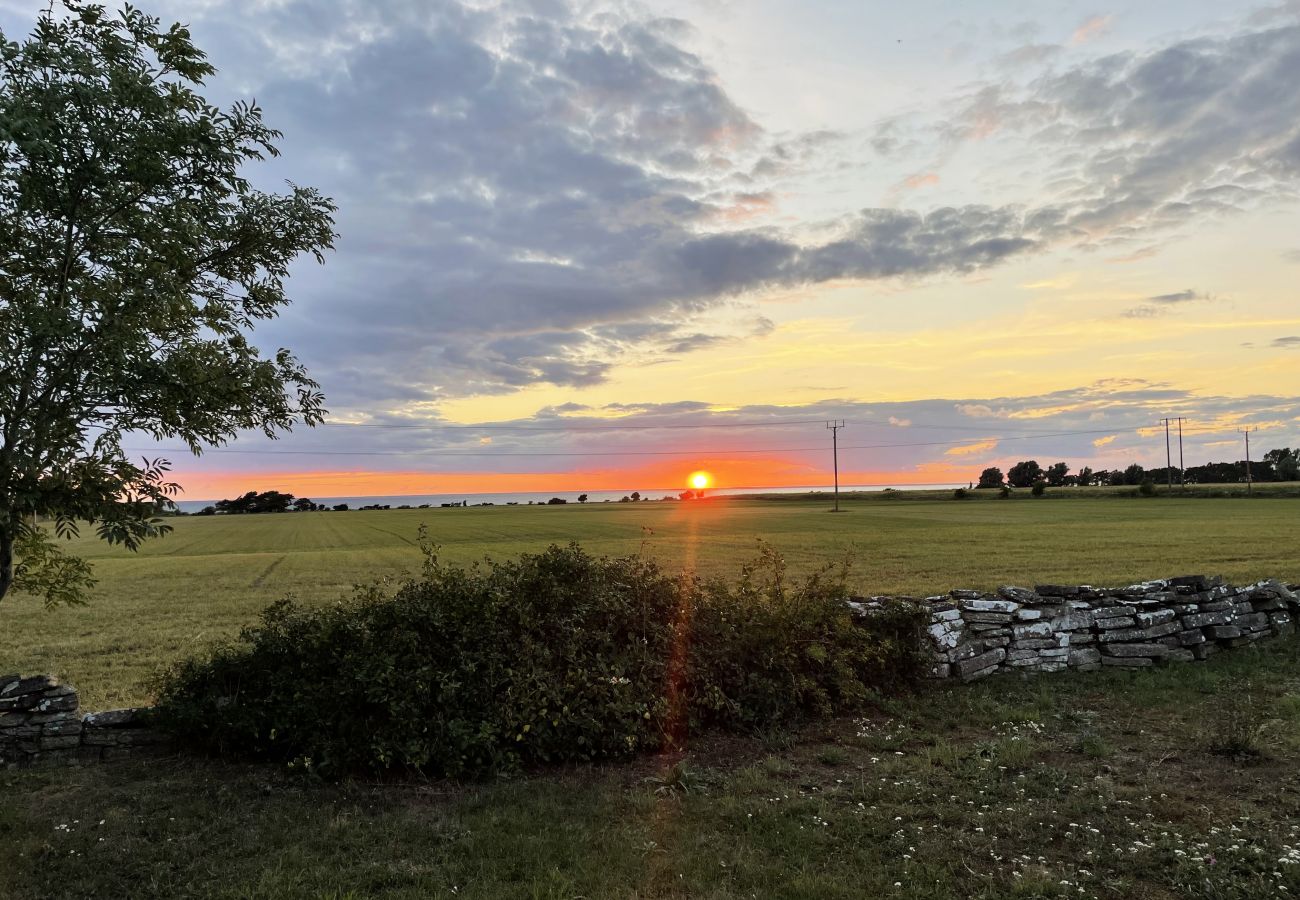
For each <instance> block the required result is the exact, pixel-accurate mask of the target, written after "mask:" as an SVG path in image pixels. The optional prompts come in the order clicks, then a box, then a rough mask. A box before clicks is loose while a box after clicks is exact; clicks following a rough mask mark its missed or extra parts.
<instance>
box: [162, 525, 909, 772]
mask: <svg viewBox="0 0 1300 900" xmlns="http://www.w3.org/2000/svg"><path fill="white" fill-rule="evenodd" d="M846 574H847V567H843V568H841V569H838V570H836V569H832V568H829V567H828V568H827V569H824V570H822V571H820V572H817V573H815V574H814V575H812V576H810V577H808V578H806V579H803V580H800V581H797V582H794V583H791V582H790V581H789V580H788V579H787V576H786V573H785V569H784V564H783V562H782V560H781V558H780V556H779V555H778V554H776V553H774V552H773V551H771V550H770V549H763V550H762V551H761V553H760V557H759V559H758V560H757V561H756V562H755V563H753V564H751V565H748V566H746V567H744V569H743V570H742V574H741V577H740V579H739V580H738V581H737V582H735V583H729V582H725V581H723V580H709V581H704V580H701V579H699V578H696V577H693V576H690V575H679V576H673V575H669V574H667V573H665V572H663V571H662V570H660V569H659V568H658V566H657V565H656V564H655V563H653V562H651V561H648V560H645V559H642V558H639V557H629V558H621V559H609V558H596V557H592V556H590V555H588V554H587V553H586V552H584V551H583V550H582V549H581V548H580V547H578V546H577V545H570V546H568V547H551V548H550V549H548V550H546V551H544V552H542V553H540V554H536V555H525V556H522V557H520V558H519V559H518V560H515V561H509V562H491V561H489V562H486V563H484V564H481V565H476V566H474V567H472V568H470V569H464V568H457V567H452V566H447V565H443V564H441V563H440V562H439V561H438V560H437V557H436V555H434V553H433V551H432V550H431V549H427V560H426V565H425V569H424V572H423V574H422V576H421V577H419V578H414V579H410V580H408V581H406V582H404V583H402V584H400V586H399V587H398V588H397V590H396V591H395V593H392V595H391V596H385V595H384V594H383V591H382V590H381V589H379V588H374V589H370V590H368V591H363V592H361V593H360V594H358V596H357V597H355V598H353V599H352V600H350V601H347V602H342V603H339V604H336V605H335V606H332V607H327V608H311V609H308V608H300V607H297V606H295V605H293V604H292V603H290V602H287V601H285V602H280V603H277V604H275V605H274V606H272V607H270V608H269V609H268V610H266V612H265V613H264V614H263V616H262V619H261V622H260V624H259V625H257V626H256V627H253V628H250V629H247V630H246V631H245V632H244V633H243V635H242V636H241V638H240V640H239V641H238V642H237V643H236V644H234V645H231V646H228V647H224V648H222V649H220V650H218V651H216V652H214V653H213V654H211V655H210V656H208V657H206V658H201V659H193V660H188V661H185V662H182V663H180V664H179V665H177V666H176V667H174V668H173V669H172V670H170V671H169V672H168V673H166V674H165V675H164V676H163V677H162V678H161V679H160V681H159V683H158V685H157V687H158V693H159V718H160V723H161V724H162V725H163V727H165V728H167V729H169V730H171V731H172V732H173V733H174V734H175V735H176V736H177V737H178V738H179V739H180V740H181V741H182V742H185V743H188V744H190V745H191V746H195V747H199V748H202V749H205V750H208V751H211V752H216V753H220V754H227V755H234V756H240V757H250V758H257V759H271V760H277V761H282V762H286V763H288V764H290V765H291V766H293V767H295V768H303V769H307V770H310V771H313V772H317V773H320V774H322V775H325V776H328V777H335V776H338V775H341V774H343V773H347V772H372V773H373V772H378V771H383V770H387V769H414V770H419V771H422V772H425V773H427V774H430V775H448V776H453V777H463V776H476V775H483V774H490V773H497V772H505V771H511V770H515V769H518V768H519V767H520V766H524V765H530V764H538V763H558V762H568V761H577V760H594V759H607V758H617V757H625V756H629V755H632V754H636V753H640V752H646V751H654V750H659V749H662V748H664V747H672V746H678V745H680V744H681V743H682V742H683V741H684V739H685V737H686V736H687V735H688V734H689V733H691V732H693V731H696V730H698V729H701V728H705V727H710V726H712V727H720V728H725V729H731V730H739V731H757V730H762V729H765V728H770V727H772V726H774V725H777V724H780V723H787V722H791V721H797V720H800V719H806V718H810V717H821V716H828V715H833V714H837V713H839V712H844V711H850V710H856V709H860V708H861V707H863V705H864V704H866V703H867V702H868V701H869V700H870V699H871V697H872V696H873V695H874V694H875V693H876V692H894V691H898V690H900V689H904V688H906V687H908V686H910V685H912V684H913V683H915V681H916V680H917V679H918V678H919V677H920V676H921V674H922V672H923V671H924V667H925V658H924V657H925V653H924V647H925V644H924V642H923V640H922V631H921V629H922V628H923V626H924V616H923V614H922V613H921V612H920V611H919V610H918V609H917V608H915V607H913V606H910V605H906V604H896V605H887V606H885V607H883V608H882V609H881V610H879V611H876V612H873V613H870V614H868V615H865V616H861V617H859V616H856V615H855V614H854V613H853V612H852V611H851V610H850V608H849V607H848V606H847V605H846V603H845V602H844V601H845V599H846V596H847V591H846V588H845V576H846Z"/></svg>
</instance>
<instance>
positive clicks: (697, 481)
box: [686, 472, 713, 491]
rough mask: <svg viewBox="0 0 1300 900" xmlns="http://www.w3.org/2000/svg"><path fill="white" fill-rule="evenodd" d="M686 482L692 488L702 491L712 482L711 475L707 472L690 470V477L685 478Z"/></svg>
mask: <svg viewBox="0 0 1300 900" xmlns="http://www.w3.org/2000/svg"><path fill="white" fill-rule="evenodd" d="M686 483H687V484H689V485H690V486H691V487H692V488H693V489H694V490H697V491H702V490H704V489H705V488H706V487H708V486H709V485H711V484H713V476H712V475H710V474H709V473H708V472H692V473H691V477H690V478H688V479H686Z"/></svg>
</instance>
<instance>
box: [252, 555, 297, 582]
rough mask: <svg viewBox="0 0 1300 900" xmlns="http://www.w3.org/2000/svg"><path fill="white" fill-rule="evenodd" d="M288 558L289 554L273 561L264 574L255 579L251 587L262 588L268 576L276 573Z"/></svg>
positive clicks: (263, 571)
mask: <svg viewBox="0 0 1300 900" xmlns="http://www.w3.org/2000/svg"><path fill="white" fill-rule="evenodd" d="M287 557H288V554H281V555H280V556H277V557H276V558H275V559H273V560H272V561H271V564H270V565H269V566H267V567H266V568H265V569H263V570H262V574H261V575H258V576H257V577H256V578H254V579H253V583H252V584H251V585H249V587H255V588H260V587H261V586H262V584H263V583H264V582H265V581H266V578H267V576H268V575H270V574H271V573H272V572H274V571H275V570H276V569H277V568H278V567H279V565H280V563H282V562H284V561H285V559H286V558H287Z"/></svg>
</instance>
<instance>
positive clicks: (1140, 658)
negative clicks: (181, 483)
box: [0, 575, 1300, 766]
mask: <svg viewBox="0 0 1300 900" xmlns="http://www.w3.org/2000/svg"><path fill="white" fill-rule="evenodd" d="M1297 589H1300V587H1298V586H1296V585H1291V586H1288V585H1286V584H1283V583H1282V582H1280V581H1277V580H1276V579H1273V580H1269V581H1260V582H1257V583H1255V584H1252V585H1248V586H1246V587H1234V586H1232V585H1228V584H1224V583H1223V579H1221V578H1207V577H1206V576H1203V575H1187V576H1182V577H1179V578H1169V579H1165V580H1161V581H1148V582H1144V583H1142V584H1134V585H1129V586H1128V587H1122V588H1097V587H1091V586H1090V585H1054V584H1040V585H1038V586H1037V587H1035V588H1033V589H1032V590H1031V589H1029V588H1022V587H1003V588H999V589H998V590H997V591H996V592H993V593H986V592H982V591H969V590H955V591H951V592H950V593H948V594H945V595H943V596H939V597H927V598H926V599H925V600H923V601H915V600H912V598H898V599H907V600H910V601H911V602H921V603H923V604H924V605H925V607H926V609H927V611H928V612H929V616H930V626H929V635H928V643H929V645H930V646H929V647H928V650H930V651H932V652H933V654H934V667H933V669H932V671H931V673H930V674H931V675H932V676H933V677H934V678H956V679H960V680H962V681H974V680H976V679H978V678H984V677H985V676H988V675H995V674H1007V673H1017V672H1018V673H1025V674H1030V673H1037V672H1060V671H1064V670H1067V669H1076V670H1079V671H1089V670H1096V669H1100V668H1102V667H1103V666H1119V667H1123V668H1147V667H1151V666H1155V665H1158V664H1168V663H1183V662H1192V661H1194V660H1203V659H1207V658H1209V657H1210V656H1212V655H1213V654H1215V653H1218V652H1220V651H1221V650H1225V649H1231V648H1233V647H1241V646H1245V645H1247V644H1250V643H1252V642H1254V641H1257V640H1259V639H1260V638H1264V637H1267V636H1269V635H1278V634H1287V633H1290V632H1291V631H1292V630H1293V628H1294V625H1293V622H1294V619H1295V617H1296V616H1297V615H1300V598H1297V595H1296V591H1297ZM888 599H890V598H885V597H872V598H869V599H868V598H862V599H858V600H853V601H850V603H849V605H850V606H851V607H852V608H853V609H854V610H855V611H856V612H858V613H860V614H863V615H869V614H870V613H871V611H872V610H873V609H877V608H879V607H880V606H881V605H882V604H883V603H884V602H886V601H887V600H888ZM78 706H79V704H78V700H77V692H76V690H75V689H74V688H73V687H71V686H70V685H65V684H60V683H59V682H58V681H57V680H56V679H54V678H51V677H49V676H45V675H37V676H34V677H30V678H21V677H19V676H18V675H3V676H0V766H4V765H28V764H32V763H40V762H45V763H74V764H75V763H81V762H97V761H99V760H101V759H108V758H112V757H115V756H121V755H124V754H127V753H130V752H133V751H136V750H139V749H141V748H146V747H148V748H152V747H156V746H158V745H159V744H162V743H165V740H166V738H165V736H164V735H162V734H160V733H159V732H157V731H154V730H152V729H151V728H150V727H149V712H150V711H149V710H148V709H117V710H112V711H110V712H102V713H91V714H89V715H83V714H81V713H80V712H79V711H78Z"/></svg>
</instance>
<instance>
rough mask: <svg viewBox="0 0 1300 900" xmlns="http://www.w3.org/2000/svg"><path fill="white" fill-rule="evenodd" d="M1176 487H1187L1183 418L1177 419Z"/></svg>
mask: <svg viewBox="0 0 1300 900" xmlns="http://www.w3.org/2000/svg"><path fill="white" fill-rule="evenodd" d="M1178 486H1179V487H1187V469H1186V468H1185V467H1184V466H1183V417H1182V416H1179V417H1178Z"/></svg>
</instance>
